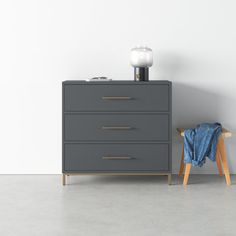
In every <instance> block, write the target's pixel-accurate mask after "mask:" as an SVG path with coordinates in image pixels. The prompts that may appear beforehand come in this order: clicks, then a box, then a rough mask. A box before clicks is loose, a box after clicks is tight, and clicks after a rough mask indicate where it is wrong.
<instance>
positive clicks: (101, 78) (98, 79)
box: [86, 76, 112, 82]
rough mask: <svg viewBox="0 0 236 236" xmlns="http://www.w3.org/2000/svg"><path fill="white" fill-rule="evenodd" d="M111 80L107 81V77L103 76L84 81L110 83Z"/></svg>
mask: <svg viewBox="0 0 236 236" xmlns="http://www.w3.org/2000/svg"><path fill="white" fill-rule="evenodd" d="M111 80H112V79H108V78H107V77H105V76H101V77H93V78H91V79H87V80H86V81H89V82H91V81H111Z"/></svg>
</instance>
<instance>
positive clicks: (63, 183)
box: [62, 174, 66, 185]
mask: <svg viewBox="0 0 236 236" xmlns="http://www.w3.org/2000/svg"><path fill="white" fill-rule="evenodd" d="M62 185H66V175H65V174H62Z"/></svg>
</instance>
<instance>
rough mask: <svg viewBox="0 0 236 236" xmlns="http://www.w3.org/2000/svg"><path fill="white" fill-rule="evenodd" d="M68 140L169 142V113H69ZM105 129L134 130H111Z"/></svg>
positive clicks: (65, 133) (66, 136)
mask: <svg viewBox="0 0 236 236" xmlns="http://www.w3.org/2000/svg"><path fill="white" fill-rule="evenodd" d="M64 122H65V132H64V135H65V141H93V140H99V141H129V140H132V141H135V140H137V141H141V140H145V141H148V140H150V141H168V139H169V137H168V136H169V128H168V125H169V123H168V122H169V119H168V114H155V113H154V114H138V115H137V114H83V113H82V114H66V115H65V117H64ZM103 127H131V129H127V130H109V129H108V130H107V129H103Z"/></svg>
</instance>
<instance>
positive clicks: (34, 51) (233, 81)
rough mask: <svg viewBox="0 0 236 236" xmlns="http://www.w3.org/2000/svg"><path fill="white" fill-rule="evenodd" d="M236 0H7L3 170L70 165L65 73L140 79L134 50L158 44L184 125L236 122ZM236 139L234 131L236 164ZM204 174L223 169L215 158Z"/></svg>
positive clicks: (156, 74) (0, 72)
mask: <svg viewBox="0 0 236 236" xmlns="http://www.w3.org/2000/svg"><path fill="white" fill-rule="evenodd" d="M235 8H236V2H235V1H233V0H227V1H223V0H198V1H195V0H172V1H171V0H145V1H139V0H116V1H114V0H113V1H112V0H84V1H79V0H74V1H72V0H67V1H62V0H38V1H37V0H28V1H27V0H21V1H17V0H12V1H10V0H9V1H7V0H6V1H1V2H0V30H1V31H0V34H1V35H0V109H1V116H0V160H1V162H0V173H60V172H61V82H62V81H63V80H66V79H86V78H89V77H92V76H99V75H104V76H108V77H111V78H113V79H131V80H132V79H133V70H132V68H131V66H130V65H129V50H130V48H131V47H132V46H134V45H136V44H147V45H149V46H150V47H151V48H152V49H153V50H154V66H153V67H152V68H151V70H150V77H151V79H168V80H171V81H173V134H174V136H173V139H174V145H173V169H174V171H175V172H176V171H177V169H178V166H179V159H180V150H181V148H180V140H179V139H178V138H177V136H176V133H175V128H176V127H177V126H184V127H186V126H190V125H194V124H196V123H200V122H204V121H219V122H222V124H224V126H225V127H227V128H229V129H230V130H232V131H236V110H235V104H236V93H235V89H236V43H235V42H236V31H235V22H236V15H235ZM235 141H236V139H235V138H232V139H229V140H227V148H228V154H229V159H230V165H231V167H232V171H233V172H234V173H236V148H235ZM194 171H195V173H213V172H214V173H215V171H216V168H215V165H213V164H212V163H209V162H208V164H207V165H206V166H204V167H203V168H201V169H199V168H195V170H194Z"/></svg>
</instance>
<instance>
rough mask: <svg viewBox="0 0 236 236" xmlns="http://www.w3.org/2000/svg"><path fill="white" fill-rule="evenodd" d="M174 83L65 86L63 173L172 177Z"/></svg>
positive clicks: (123, 82)
mask: <svg viewBox="0 0 236 236" xmlns="http://www.w3.org/2000/svg"><path fill="white" fill-rule="evenodd" d="M171 91H172V89H171V82H169V81H149V82H134V81H111V82H85V81H64V82H63V85H62V93H63V98H62V99H63V101H62V107H63V114H62V123H63V124H62V126H63V127H62V130H63V132H62V139H63V140H62V154H63V158H62V172H63V185H65V184H66V176H69V175H78V174H113V175H114V174H117V175H167V176H168V182H169V183H170V182H171V93H172V92H171Z"/></svg>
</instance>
